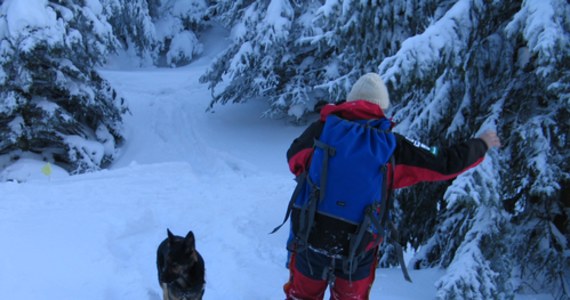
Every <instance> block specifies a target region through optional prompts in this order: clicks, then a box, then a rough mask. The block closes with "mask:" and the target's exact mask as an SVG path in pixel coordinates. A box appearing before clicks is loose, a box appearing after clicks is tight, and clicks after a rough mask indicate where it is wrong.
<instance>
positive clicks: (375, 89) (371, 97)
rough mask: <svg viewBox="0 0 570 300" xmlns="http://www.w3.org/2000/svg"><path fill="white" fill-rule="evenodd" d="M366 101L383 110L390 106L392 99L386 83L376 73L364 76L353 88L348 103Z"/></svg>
mask: <svg viewBox="0 0 570 300" xmlns="http://www.w3.org/2000/svg"><path fill="white" fill-rule="evenodd" d="M355 100H366V101H368V102H371V103H374V104H377V105H378V106H380V108H382V109H387V108H388V107H389V106H390V97H389V96H388V89H387V88H386V85H385V84H384V81H383V80H382V78H380V76H379V75H378V74H376V73H367V74H364V75H362V77H360V78H359V79H358V80H357V81H356V82H355V83H354V85H353V86H352V89H351V90H350V93H348V96H347V97H346V101H355Z"/></svg>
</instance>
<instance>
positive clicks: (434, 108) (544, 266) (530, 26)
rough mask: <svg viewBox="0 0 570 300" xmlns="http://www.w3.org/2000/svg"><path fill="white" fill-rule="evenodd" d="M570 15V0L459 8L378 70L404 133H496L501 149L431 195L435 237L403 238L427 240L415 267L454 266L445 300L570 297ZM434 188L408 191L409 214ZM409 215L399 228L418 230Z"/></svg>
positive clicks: (444, 284)
mask: <svg viewBox="0 0 570 300" xmlns="http://www.w3.org/2000/svg"><path fill="white" fill-rule="evenodd" d="M568 11H569V5H568V3H566V2H565V1H544V2H543V1H523V2H522V3H515V2H508V1H507V2H503V1H496V2H489V1H458V2H457V3H455V4H454V6H453V7H452V8H451V9H450V10H449V11H448V13H447V14H446V15H445V16H444V17H442V18H441V19H439V20H437V22H435V23H434V24H433V25H432V26H430V27H429V28H428V29H427V30H426V31H425V32H424V33H422V34H420V35H417V36H415V37H413V38H410V39H408V40H407V41H406V42H404V43H403V45H402V48H401V49H400V50H399V51H398V53H396V54H395V55H393V56H391V57H388V58H386V59H385V60H384V61H383V62H382V64H381V65H380V67H379V69H380V72H381V74H383V77H384V79H386V80H387V81H388V83H389V86H390V87H391V90H392V91H394V92H393V93H392V95H394V96H395V97H394V98H395V100H396V101H398V100H403V101H404V102H402V103H400V104H399V105H398V106H399V108H400V109H399V110H398V111H397V113H396V118H397V119H399V120H400V121H401V122H400V125H399V126H398V127H397V128H398V130H400V131H402V132H404V133H412V135H416V136H417V137H418V138H421V139H422V140H426V141H429V142H430V143H433V144H438V143H439V142H438V141H445V140H448V139H449V138H451V139H452V140H455V139H463V138H467V137H469V136H472V135H475V134H476V133H477V132H481V131H482V130H484V129H486V128H494V129H496V130H498V132H499V134H500V135H501V136H502V138H503V142H504V144H505V145H504V147H503V149H502V150H501V151H499V152H498V153H492V154H491V155H488V157H487V160H489V159H491V160H493V161H494V163H493V165H492V166H488V165H487V166H481V167H478V168H477V169H476V171H474V172H470V173H468V174H465V175H463V176H460V177H459V178H458V179H456V180H455V181H454V182H453V183H452V184H451V186H449V187H448V188H447V189H446V192H445V194H444V195H443V197H442V198H440V197H434V198H436V199H442V200H441V201H440V203H439V205H440V206H441V209H440V214H439V216H438V218H437V224H436V225H435V227H434V228H433V229H431V228H429V229H428V231H429V232H431V233H433V235H431V237H430V238H429V239H428V240H420V241H419V243H418V241H417V238H416V237H414V236H416V235H417V234H416V233H414V232H408V233H407V235H404V241H413V245H418V244H421V243H423V242H425V246H424V247H422V250H421V252H420V253H418V255H417V256H416V258H415V259H414V261H413V264H414V265H415V266H416V267H421V266H436V265H439V266H442V267H445V268H447V274H446V275H445V276H444V277H443V278H441V279H440V281H439V283H438V297H439V298H441V299H455V298H458V297H459V298H461V297H467V298H469V299H489V298H492V299H501V298H510V297H512V293H513V292H514V291H517V292H536V291H542V292H550V291H554V292H553V293H554V295H555V296H556V297H557V298H567V297H569V295H570V294H569V290H568V283H567V278H568V270H569V265H568V261H569V260H568V253H569V252H568V250H569V249H568V247H569V244H568V241H567V239H568V236H569V234H570V231H569V227H568V221H567V220H568V214H569V212H570V211H569V209H568V200H563V198H562V197H561V194H562V193H563V192H564V190H567V188H568V176H569V169H568V161H569V158H570V153H569V151H568V142H567V139H568V133H569V132H570V131H569V130H568V129H569V127H568V124H569V123H568V113H569V109H570V107H569V102H568V67H567V66H568V65H569V63H570V61H569V55H570V51H569V46H570V43H569V41H568V39H569V38H570V35H569V32H570V31H569V28H568V26H569V24H570V23H569V22H568V21H569V20H568V16H569V14H568ZM438 41H440V42H438ZM417 57H421V58H422V59H421V60H419V59H417ZM486 169H489V170H488V171H486ZM483 172H486V173H489V174H487V175H485V174H481V175H478V174H479V173H483ZM496 181H498V182H499V184H496V183H493V182H496ZM477 187H480V188H477ZM413 190H414V189H413ZM439 191H440V188H439V187H437V186H435V187H433V188H430V187H427V188H426V187H423V189H422V190H421V192H420V191H419V190H416V191H410V192H407V195H406V196H410V197H407V198H405V197H402V198H400V199H405V201H404V200H402V201H401V202H402V203H400V206H401V210H402V211H403V212H406V213H407V209H408V208H409V209H410V210H412V211H414V209H413V208H411V207H412V206H413V205H414V204H413V203H416V201H419V199H421V198H422V197H425V195H426V194H427V195H433V196H436V195H441V193H438V192H439ZM461 193H464V194H465V193H467V194H466V195H464V196H461V197H458V196H457V195H458V194H461ZM458 199H461V201H458ZM410 200H412V201H410ZM564 201H566V202H564ZM503 206H506V207H507V208H509V209H510V210H511V212H512V214H511V215H505V214H504V213H503ZM406 213H404V214H403V216H402V217H401V218H402V220H401V223H400V226H401V227H403V228H408V226H411V227H412V228H414V227H415V228H417V225H413V224H415V222H416V221H417V220H415V219H413V218H408V216H406ZM556 220H558V221H557V222H556V223H555V221H556ZM557 224H558V226H557ZM424 237H425V235H424ZM466 270H467V271H466ZM511 270H514V271H511Z"/></svg>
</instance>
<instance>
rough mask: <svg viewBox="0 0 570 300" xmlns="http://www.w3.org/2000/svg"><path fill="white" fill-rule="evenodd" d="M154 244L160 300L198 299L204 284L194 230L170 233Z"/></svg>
mask: <svg viewBox="0 0 570 300" xmlns="http://www.w3.org/2000/svg"><path fill="white" fill-rule="evenodd" d="M167 233H168V237H167V238H166V239H165V240H164V241H162V243H160V246H158V251H157V257H156V265H157V268H158V282H159V284H160V287H161V288H162V292H163V298H164V300H201V299H202V296H203V295H204V287H205V280H204V275H205V268H204V260H203V259H202V256H201V255H200V253H198V251H196V242H195V240H194V233H192V231H190V232H188V234H187V235H186V237H185V238H183V237H181V236H176V235H173V234H172V233H171V232H170V230H167Z"/></svg>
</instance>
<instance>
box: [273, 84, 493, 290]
mask: <svg viewBox="0 0 570 300" xmlns="http://www.w3.org/2000/svg"><path fill="white" fill-rule="evenodd" d="M389 106H390V100H389V96H388V90H387V89H386V86H385V85H384V82H383V81H382V79H381V78H380V76H379V75H378V74H376V73H368V74H365V75H363V76H362V77H360V78H359V79H358V80H357V81H356V83H355V84H354V85H353V87H352V89H351V91H350V93H349V94H348V96H347V99H346V102H343V103H340V104H336V105H333V104H329V105H326V106H324V107H323V108H322V110H321V118H320V120H318V121H315V122H314V123H312V124H311V125H309V126H308V127H307V128H306V129H305V131H304V132H303V133H302V134H301V135H300V136H299V137H298V138H297V139H295V140H294V141H293V143H292V144H291V146H290V148H289V150H288V151H287V160H288V163H289V168H290V171H291V172H292V173H293V174H294V175H295V176H297V178H296V179H297V182H298V188H297V189H296V192H295V193H294V195H293V197H292V200H291V201H292V202H293V201H295V199H298V198H299V197H304V196H303V195H305V197H310V196H311V195H313V194H315V193H314V192H313V194H311V193H310V192H306V191H307V189H306V185H307V181H309V182H310V181H311V178H309V179H306V178H307V177H310V176H308V175H306V174H307V173H308V172H310V171H314V170H310V168H309V166H311V161H312V159H313V158H315V156H314V154H315V153H316V151H317V150H315V149H316V148H317V147H322V146H321V145H318V144H317V143H319V139H320V138H321V137H322V135H324V133H323V132H324V130H323V128H325V121H326V122H327V123H328V122H333V121H334V122H338V123H337V124H336V125H335V126H337V125H338V126H341V124H342V122H345V120H349V121H353V122H357V121H358V122H360V123H359V124H364V125H363V126H371V125H370V124H373V125H374V126H378V128H379V127H382V130H380V131H378V129H376V127H375V129H374V130H376V131H378V132H379V133H376V132H373V133H374V134H377V135H378V137H379V138H382V139H385V140H386V143H387V145H388V148H386V149H390V150H389V151H388V152H390V151H391V153H388V155H387V157H386V158H385V159H388V158H391V159H392V160H389V161H388V162H387V163H386V164H385V165H386V166H387V168H386V171H385V176H384V178H385V179H383V180H385V182H384V186H385V187H386V188H384V189H383V191H382V193H385V194H388V193H389V191H388V190H391V189H397V188H403V187H407V186H411V185H414V184H416V183H419V182H425V181H441V180H449V179H452V178H455V177H456V176H458V175H459V174H461V173H463V172H465V171H466V170H468V169H470V168H473V167H475V166H477V165H478V164H479V163H481V161H482V160H483V158H484V156H485V153H486V152H487V150H489V149H491V148H493V147H499V146H500V140H499V138H498V137H497V134H496V133H495V132H494V131H486V132H484V133H483V134H481V135H480V136H479V137H478V138H474V139H470V140H467V141H465V142H463V143H460V144H456V145H453V146H450V147H447V148H442V149H438V148H434V147H431V148H430V147H427V146H425V145H423V144H421V143H419V142H417V141H414V140H411V139H408V138H406V137H404V136H402V135H399V134H397V133H392V132H391V131H390V129H391V127H392V126H393V124H392V123H391V122H390V121H389V120H387V119H386V117H385V115H384V111H385V110H386V109H387V108H388V107H389ZM331 116H334V117H338V118H332V117H331ZM362 120H364V121H367V122H368V121H369V122H373V123H363V122H362ZM374 122H375V123H374ZM359 126H360V125H359ZM329 128H334V127H333V125H330V127H329ZM351 128H352V127H351ZM354 128H356V127H354ZM327 130H329V129H327ZM332 130H334V129H330V130H329V131H332ZM359 130H369V129H359ZM384 132H388V133H384ZM369 135H370V134H369ZM355 152H359V151H355ZM334 154H335V153H334V151H333V152H331V155H334ZM388 156H389V157H388ZM324 164H326V163H324ZM370 165H372V164H370ZM370 165H368V164H362V165H349V167H347V168H346V169H344V170H340V172H344V173H349V174H350V172H353V171H354V170H364V169H365V168H367V167H369V168H372V167H371V166H370ZM394 166H395V167H394ZM331 168H332V167H331ZM351 168H355V169H351ZM323 170H327V169H326V167H325V168H324V169H323ZM330 171H331V172H332V171H333V170H330ZM337 171H338V170H337ZM373 172H379V171H378V170H376V171H373ZM321 175H322V174H321ZM348 176H349V177H346V178H351V177H350V176H351V175H348ZM322 177H323V176H320V179H322ZM325 178H326V176H325ZM313 179H314V178H313ZM325 180H326V179H325ZM329 180H331V179H329ZM311 184H312V185H318V183H316V184H315V183H311ZM332 184H334V183H332ZM355 184H356V183H355ZM382 184H383V183H382V182H378V186H376V184H370V186H369V187H366V188H365V189H373V188H376V189H378V188H380V186H381V185H382ZM302 186H305V187H304V188H305V189H304V190H303V188H299V187H302ZM328 187H329V186H328V185H327V190H326V191H327V194H330V193H331V192H330V190H329V189H328ZM297 190H301V192H300V194H301V196H298V194H297ZM313 191H314V190H313ZM303 193H305V194H303ZM318 193H324V191H320V190H318V191H317V193H316V194H318ZM306 195H309V196H306ZM321 196H322V195H321ZM321 196H314V197H317V198H318V197H321ZM328 196H330V195H327V196H326V197H328ZM323 197H325V196H323ZM383 197H384V195H383ZM317 200H319V199H317ZM321 200H322V199H321ZM339 202H340V201H339ZM339 205H340V204H339ZM342 205H344V203H342ZM292 206H293V205H292V204H290V206H289V211H288V213H287V216H286V219H287V218H288V216H289V213H290V211H291V207H292ZM298 211H299V210H297V215H298V214H299V212H298ZM322 218H323V217H321V219H322ZM373 218H374V217H372V219H373ZM298 220H299V217H298V216H297V218H295V210H294V209H293V214H292V217H291V224H292V227H291V228H292V229H293V228H295V227H297V228H299V227H298V226H299V225H298V224H297V223H298V222H299V221H298ZM307 220H309V222H317V223H316V225H318V226H316V227H320V229H323V227H326V226H329V225H327V223H325V222H324V221H320V220H318V219H316V218H315V219H314V220H313V219H311V218H309V219H307ZM319 222H321V223H319ZM367 224H369V223H367ZM309 227H311V228H315V226H313V225H312V224H311V225H309ZM369 227H370V225H367V226H366V228H365V230H368V228H369ZM276 229H278V228H276ZM297 230H299V229H297ZM309 230H311V229H309ZM326 232H327V231H326V228H325V231H321V233H319V235H318V236H315V235H309V234H307V236H309V237H310V238H306V239H305V245H301V243H300V241H301V239H299V238H298V237H296V238H290V242H289V245H288V250H289V251H290V252H291V257H290V260H289V261H290V262H289V272H290V278H289V281H288V282H287V283H286V284H285V285H284V291H285V294H286V296H287V299H304V300H309V299H310V300H313V299H323V297H324V294H325V290H326V289H327V286H328V285H329V283H330V284H331V291H330V293H331V299H341V300H342V299H368V298H369V294H370V289H371V287H372V283H373V281H374V273H375V269H376V264H377V253H378V244H379V243H380V242H381V239H376V238H374V239H375V240H374V242H375V243H374V244H368V245H367V248H363V247H360V248H358V249H364V250H362V254H360V255H359V256H358V260H355V261H354V265H353V262H352V261H351V262H350V264H347V263H346V261H343V259H346V257H347V256H346V255H345V254H344V252H338V255H336V254H332V255H331V254H330V253H331V252H330V251H329V250H330V249H323V247H325V246H323V245H327V244H326V243H327V242H321V241H315V240H316V239H318V240H320V239H326V238H327V237H326ZM347 236H351V235H347ZM353 236H356V235H353ZM317 244H318V245H317ZM370 247H372V248H370ZM339 251H344V250H343V249H341V250H339Z"/></svg>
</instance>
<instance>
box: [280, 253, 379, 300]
mask: <svg viewBox="0 0 570 300" xmlns="http://www.w3.org/2000/svg"><path fill="white" fill-rule="evenodd" d="M369 252H370V253H369V255H367V256H366V258H364V259H362V260H361V261H360V262H359V264H358V268H357V270H356V271H355V272H354V273H353V274H351V275H350V276H348V275H347V274H345V273H344V272H343V271H342V262H340V261H338V260H336V261H335V259H334V258H331V257H327V256H325V255H323V254H319V253H316V252H314V251H311V250H309V249H307V250H304V251H301V252H298V253H297V252H294V253H293V254H292V256H291V262H290V265H289V271H290V276H289V282H287V283H286V284H285V285H284V287H283V289H284V291H285V295H286V297H287V300H322V299H323V297H324V296H325V291H326V289H327V286H328V283H329V279H330V278H331V277H332V278H333V280H332V284H331V289H330V294H331V297H330V299H331V300H367V299H368V298H369V295H370V289H371V287H372V283H373V282H374V275H375V271H376V264H377V260H376V251H375V250H372V251H369Z"/></svg>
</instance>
